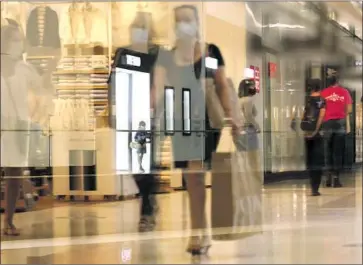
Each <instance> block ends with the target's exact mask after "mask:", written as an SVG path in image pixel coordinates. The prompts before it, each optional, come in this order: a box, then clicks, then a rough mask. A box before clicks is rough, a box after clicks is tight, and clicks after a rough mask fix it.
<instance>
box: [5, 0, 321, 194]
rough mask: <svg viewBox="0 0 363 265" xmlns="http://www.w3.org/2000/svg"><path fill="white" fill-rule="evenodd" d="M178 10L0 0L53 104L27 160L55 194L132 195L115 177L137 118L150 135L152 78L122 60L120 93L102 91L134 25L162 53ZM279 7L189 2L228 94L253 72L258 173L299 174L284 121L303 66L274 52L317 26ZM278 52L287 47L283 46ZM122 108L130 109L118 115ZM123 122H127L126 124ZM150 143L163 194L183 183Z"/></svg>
mask: <svg viewBox="0 0 363 265" xmlns="http://www.w3.org/2000/svg"><path fill="white" fill-rule="evenodd" d="M182 4H183V3H181V2H139V1H138V2H136V1H135V2H75V1H69V2H67V1H60V2H39V3H38V2H5V1H2V2H1V12H2V13H1V15H2V16H1V19H2V23H10V22H11V23H13V22H15V23H16V24H18V25H19V26H20V27H21V28H22V29H23V31H24V33H25V36H26V40H27V44H28V45H27V47H26V51H25V54H24V60H26V61H27V62H28V63H30V64H32V65H33V66H34V67H35V68H36V69H37V70H38V73H39V75H40V76H41V78H42V80H43V82H44V86H45V87H46V89H47V91H48V92H49V96H50V99H49V100H50V101H51V100H53V102H54V104H53V106H54V110H52V111H51V112H50V115H49V120H50V122H49V124H50V125H49V130H47V133H46V134H43V133H41V132H39V130H38V129H36V128H35V129H34V130H35V132H34V133H33V134H34V135H36V134H37V136H36V138H37V139H38V140H37V141H38V144H37V150H36V153H37V155H36V159H35V160H34V161H33V162H32V173H33V175H37V174H38V175H39V174H46V175H51V176H53V194H54V195H56V196H60V197H63V196H71V198H75V197H76V196H82V197H83V196H85V198H86V199H88V198H89V197H90V196H109V195H112V196H116V195H119V196H127V195H133V194H134V193H135V192H136V191H135V188H134V187H133V186H132V184H130V183H132V181H131V180H130V179H128V178H127V177H124V178H122V179H121V178H120V176H119V174H115V170H116V169H117V168H119V169H120V170H121V171H122V170H125V168H128V169H129V170H131V173H132V172H133V171H135V170H137V164H136V160H137V159H136V157H135V154H134V153H133V152H130V150H129V149H130V148H129V141H130V137H131V139H132V137H134V135H133V133H134V132H133V131H134V130H135V128H136V126H137V124H138V121H139V120H140V119H143V120H145V121H146V127H147V128H150V125H151V122H152V121H151V118H152V117H151V116H150V112H149V111H148V109H149V108H150V106H148V103H147V102H149V100H148V99H149V97H150V95H149V93H148V92H147V91H150V78H151V77H150V74H149V72H148V70H147V69H148V67H147V65H144V64H143V63H144V60H140V58H139V57H138V56H134V55H132V56H130V55H131V54H125V56H124V58H123V59H121V61H120V64H119V67H118V68H119V69H117V71H116V75H117V76H116V79H117V80H118V81H117V82H116V91H118V92H117V93H110V87H109V84H108V77H109V75H110V73H111V67H110V65H111V62H112V60H113V58H114V53H115V51H116V49H117V48H120V47H126V46H129V45H132V42H131V35H130V32H131V25H134V24H135V23H136V24H140V23H141V26H148V25H152V28H153V33H154V34H153V36H152V38H150V40H149V41H150V42H151V43H152V44H153V45H158V46H160V47H163V48H164V49H167V50H170V49H171V48H172V47H173V46H174V42H175V36H174V15H173V10H174V8H175V7H176V6H179V5H182ZM278 4H279V6H278V8H271V7H272V6H270V5H274V4H267V3H264V4H262V3H254V2H249V3H247V2H246V3H244V2H241V3H237V2H220V3H217V2H193V5H194V6H196V7H197V10H198V14H199V20H200V27H201V30H200V35H201V39H202V40H203V41H205V42H207V43H214V44H216V45H217V46H218V47H219V48H220V50H221V52H222V54H223V57H224V60H225V65H226V75H227V78H229V79H230V80H231V83H232V84H233V86H234V87H235V89H237V87H238V85H239V83H240V81H241V80H243V79H244V78H246V77H247V76H246V68H249V69H253V73H254V74H253V75H254V76H253V77H254V78H255V80H256V81H258V82H257V83H258V84H257V86H258V89H259V91H260V93H259V94H258V95H257V96H255V100H256V106H257V107H258V110H259V112H258V121H259V123H260V125H261V127H262V126H263V127H262V128H263V131H264V133H263V134H261V136H260V137H261V139H260V142H261V155H262V156H263V160H264V163H263V165H261V170H263V171H265V172H273V173H275V172H289V171H296V170H297V171H300V170H304V166H305V161H304V157H305V156H304V143H303V138H302V135H301V133H300V132H293V131H291V129H290V126H289V124H290V121H291V118H292V116H293V115H295V114H299V113H301V110H302V107H303V106H304V95H305V77H306V76H305V71H306V63H307V61H302V60H300V58H296V57H291V56H290V54H289V53H288V52H286V51H285V52H283V53H282V49H281V38H283V37H284V36H291V35H292V36H295V37H296V36H299V37H301V36H303V37H305V38H309V37H311V36H312V35H314V33H316V31H317V29H316V27H315V28H314V25H315V26H316V23H315V24H314V21H315V20H316V21H318V20H319V17H318V16H316V15H314V13H308V14H307V15H306V16H307V17H308V18H309V20H310V22H309V23H308V22H306V18H305V19H304V17H301V18H300V17H298V18H299V19H296V14H294V13H292V14H291V15H286V14H288V12H285V11H286V10H285V9H284V8H286V7H289V5H291V3H278ZM275 7H276V6H275ZM290 9H291V8H290ZM290 9H289V10H290ZM292 9H293V10H296V8H295V7H294V8H292ZM271 10H274V11H273V13H271V12H270V11H271ZM306 12H310V11H309V10H308V9H307V11H306ZM292 18H293V19H292ZM314 19H315V20H314ZM297 21H298V22H297ZM316 21H315V22H316ZM304 23H305V24H304ZM266 25H269V26H268V27H267V26H266ZM281 25H283V26H282V27H281ZM299 40H300V39H299ZM300 41H301V40H300ZM284 45H285V46H286V47H289V45H290V46H291V40H290V42H289V41H287V42H286V43H285V44H284ZM285 46H284V47H285ZM318 63H321V62H318ZM312 71H313V70H312ZM117 86H120V87H123V88H128V89H123V90H121V89H117V88H118V87H117ZM134 87H140V91H141V90H142V91H144V92H143V95H145V98H143V100H145V102H144V104H142V105H143V110H142V114H140V115H136V113H138V112H137V111H136V109H134V108H133V107H132V106H133V105H132V104H133V103H132V102H134V101H135V98H136V99H137V97H138V96H137V95H133V91H134V89H133V88H134ZM141 88H142V89H141ZM120 91H122V93H121V92H120ZM125 93H126V94H127V95H126V94H125ZM171 98H172V97H171ZM126 99H127V100H129V101H128V102H126V101H127V100H126ZM125 100H126V101H125ZM126 104H127V105H128V106H130V107H129V108H123V107H125V105H126ZM261 106H262V107H261ZM123 111H124V112H123ZM119 112H121V113H123V114H125V113H127V114H128V115H126V114H125V115H123V114H118V113H119ZM111 113H112V114H113V115H116V116H117V117H118V120H119V123H120V124H123V125H120V126H121V127H119V128H116V131H117V132H116V133H115V131H113V130H112V129H111V128H110V127H109V124H108V120H109V116H110V115H111ZM140 113H141V112H140ZM124 116H125V117H127V118H128V119H131V120H132V122H131V123H130V122H129V123H128V122H127V121H125V119H124V118H123V117H124ZM37 130H38V131H37ZM43 130H44V129H43ZM126 134H127V135H126ZM157 144H159V145H160V148H159V150H160V151H159V153H158V154H157V156H158V159H160V163H161V164H162V165H163V167H164V169H165V170H163V171H162V172H160V175H161V183H162V184H164V185H161V186H162V187H164V191H170V190H172V189H176V188H179V187H181V186H183V185H182V177H181V172H179V173H178V172H175V171H174V170H173V167H172V164H173V163H172V161H173V158H172V156H171V153H172V152H171V146H170V141H169V140H168V139H167V138H166V140H165V141H163V142H162V143H155V145H157ZM151 148H152V147H151V146H149V147H148V149H147V150H148V152H147V153H148V155H147V156H146V157H145V158H144V159H145V161H147V162H146V165H145V170H146V173H147V172H149V171H150V165H151V163H152V161H151V156H150V154H151V153H152V152H151ZM125 154H126V155H125ZM126 160H127V161H126ZM120 161H124V162H123V163H121V162H120ZM49 169H51V170H49ZM40 184H41V181H39V185H40ZM209 184H210V175H209V176H208V177H207V185H209Z"/></svg>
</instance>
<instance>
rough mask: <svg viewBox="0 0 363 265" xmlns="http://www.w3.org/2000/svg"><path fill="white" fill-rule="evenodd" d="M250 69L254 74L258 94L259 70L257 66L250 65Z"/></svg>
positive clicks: (259, 87)
mask: <svg viewBox="0 0 363 265" xmlns="http://www.w3.org/2000/svg"><path fill="white" fill-rule="evenodd" d="M250 68H251V69H252V70H253V73H254V78H253V79H254V80H255V84H256V90H257V93H260V89H261V85H260V68H259V67H257V66H253V65H251V66H250Z"/></svg>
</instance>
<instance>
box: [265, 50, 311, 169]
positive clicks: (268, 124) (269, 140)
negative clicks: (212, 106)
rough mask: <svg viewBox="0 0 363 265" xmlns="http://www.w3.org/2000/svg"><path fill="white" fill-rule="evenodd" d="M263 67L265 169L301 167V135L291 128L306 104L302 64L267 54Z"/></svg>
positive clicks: (302, 141)
mask: <svg viewBox="0 0 363 265" xmlns="http://www.w3.org/2000/svg"><path fill="white" fill-rule="evenodd" d="M265 67H266V69H267V71H266V74H265V75H266V77H265V80H266V81H265V82H266V83H265V84H266V93H265V96H264V102H265V113H264V127H265V139H264V140H265V146H266V148H265V154H264V156H265V171H266V172H286V171H300V170H304V169H305V148H304V138H303V134H302V132H301V131H299V130H296V131H294V130H292V128H291V121H292V119H293V117H295V116H297V117H301V115H302V111H303V108H304V103H305V102H304V101H305V69H304V67H303V63H302V62H301V61H299V60H288V59H279V58H278V57H277V56H276V55H274V54H270V53H267V54H266V59H265Z"/></svg>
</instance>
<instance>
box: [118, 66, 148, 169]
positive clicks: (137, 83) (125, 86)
mask: <svg viewBox="0 0 363 265" xmlns="http://www.w3.org/2000/svg"><path fill="white" fill-rule="evenodd" d="M114 108H115V114H116V150H115V151H116V170H117V172H124V173H125V172H128V173H131V174H133V173H139V168H140V167H139V163H138V153H137V150H136V149H132V148H131V147H130V143H132V142H133V141H134V138H135V135H136V133H137V131H138V129H139V123H140V122H141V121H143V122H145V124H146V128H145V129H146V130H147V131H149V130H150V75H149V74H148V73H144V72H139V71H133V70H127V69H123V68H116V75H115V107H114ZM150 149H151V148H150V144H146V153H145V154H144V157H143V160H142V161H143V163H142V167H143V168H144V170H145V173H149V172H150V162H151V159H150V158H151V155H150V153H151V150H150Z"/></svg>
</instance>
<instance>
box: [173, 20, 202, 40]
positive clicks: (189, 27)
mask: <svg viewBox="0 0 363 265" xmlns="http://www.w3.org/2000/svg"><path fill="white" fill-rule="evenodd" d="M197 32H198V29H197V24H196V23H195V22H178V24H177V25H176V32H175V35H176V37H177V38H178V39H185V38H195V37H196V36H197Z"/></svg>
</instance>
